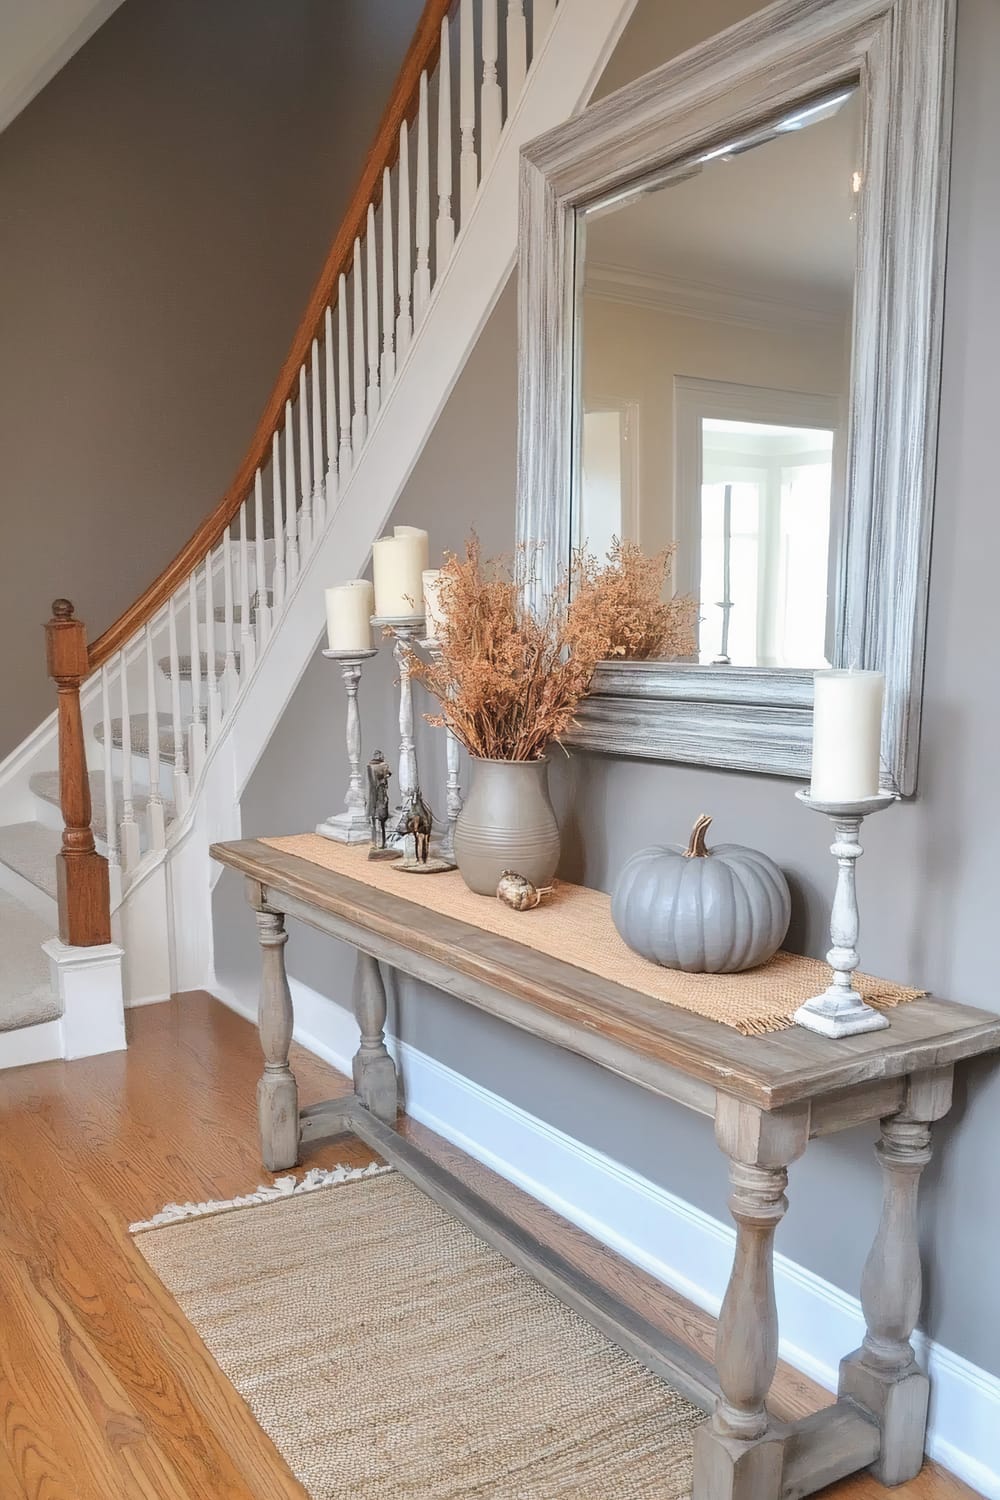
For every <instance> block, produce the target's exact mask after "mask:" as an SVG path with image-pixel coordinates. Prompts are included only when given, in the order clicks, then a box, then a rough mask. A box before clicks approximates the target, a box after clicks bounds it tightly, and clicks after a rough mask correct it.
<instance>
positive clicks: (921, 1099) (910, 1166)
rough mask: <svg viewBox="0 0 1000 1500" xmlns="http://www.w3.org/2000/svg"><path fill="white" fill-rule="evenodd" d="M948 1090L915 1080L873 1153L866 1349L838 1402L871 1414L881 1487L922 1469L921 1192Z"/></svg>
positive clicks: (941, 1080)
mask: <svg viewBox="0 0 1000 1500" xmlns="http://www.w3.org/2000/svg"><path fill="white" fill-rule="evenodd" d="M951 1084H952V1070H951V1068H950V1067H949V1068H939V1069H935V1070H933V1071H930V1072H927V1073H922V1074H916V1075H914V1077H913V1078H911V1080H910V1086H909V1089H908V1092H907V1100H906V1104H905V1106H904V1108H903V1109H902V1110H901V1111H900V1112H899V1114H897V1115H892V1116H890V1117H889V1118H887V1119H885V1120H883V1121H882V1138H881V1140H880V1141H879V1143H878V1145H877V1146H876V1148H875V1153H876V1156H877V1157H878V1160H879V1163H880V1165H881V1167H882V1183H883V1199H882V1217H881V1220H880V1222H879V1226H878V1232H877V1234H876V1236H875V1242H874V1244H873V1245H872V1248H871V1253H870V1254H869V1256H868V1260H867V1261H866V1263H865V1268H864V1273H863V1275H862V1278H861V1306H862V1308H863V1309H864V1314H865V1323H866V1325H867V1330H868V1331H867V1332H866V1334H865V1337H864V1342H863V1343H862V1345H861V1348H860V1349H858V1350H856V1351H855V1353H853V1354H851V1355H848V1357H847V1358H846V1359H845V1360H843V1361H842V1363H841V1366H840V1395H841V1396H846V1397H849V1398H850V1399H851V1400H854V1401H856V1402H858V1404H859V1405H861V1406H863V1407H864V1408H865V1409H866V1410H867V1411H869V1412H871V1414H872V1415H873V1416H874V1417H875V1419H876V1420H877V1422H878V1424H879V1427H880V1428H881V1433H882V1447H881V1452H880V1454H879V1457H878V1461H877V1462H876V1463H875V1464H873V1465H872V1473H873V1474H874V1475H875V1477H876V1478H877V1479H879V1480H881V1482H882V1483H883V1484H890V1485H892V1484H902V1483H903V1481H904V1480H907V1479H913V1478H914V1476H915V1475H916V1474H918V1473H919V1471H920V1467H921V1465H922V1463H923V1461H924V1436H925V1432H926V1427H927V1402H928V1397H929V1394H930V1382H929V1381H928V1379H927V1376H926V1375H925V1374H924V1372H923V1371H922V1370H921V1369H920V1367H919V1365H918V1364H917V1362H916V1358H915V1357H914V1353H913V1345H912V1344H911V1343H910V1335H911V1334H912V1333H913V1330H914V1328H915V1327H916V1323H917V1318H918V1317H919V1315H920V1299H921V1268H920V1249H919V1245H918V1242H917V1192H918V1189H919V1185H920V1174H921V1173H922V1172H923V1169H924V1167H925V1166H926V1165H927V1163H928V1162H929V1161H930V1159H931V1144H930V1142H931V1123H932V1122H933V1121H934V1120H939V1119H940V1118H941V1117H942V1116H943V1115H945V1114H947V1112H948V1109H949V1108H950V1105H951Z"/></svg>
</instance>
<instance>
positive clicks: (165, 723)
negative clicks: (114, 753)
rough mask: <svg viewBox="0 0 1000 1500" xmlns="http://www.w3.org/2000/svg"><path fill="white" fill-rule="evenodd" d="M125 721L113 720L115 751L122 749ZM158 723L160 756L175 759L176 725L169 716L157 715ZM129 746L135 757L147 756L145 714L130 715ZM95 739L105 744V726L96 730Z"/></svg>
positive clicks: (147, 727) (146, 722)
mask: <svg viewBox="0 0 1000 1500" xmlns="http://www.w3.org/2000/svg"><path fill="white" fill-rule="evenodd" d="M124 722H125V721H124V720H123V719H112V720H111V745H112V748H113V749H115V750H120V749H121V748H122V740H123V738H124V735H123V733H122V728H123V725H124ZM156 723H157V727H158V729H159V741H160V754H161V755H162V756H167V757H170V758H171V759H172V758H173V753H174V724H173V720H172V718H171V717H170V715H169V714H157V716H156ZM129 725H130V728H129V744H130V746H131V750H132V754H133V755H145V754H146V752H147V751H148V749H149V719H148V718H147V717H146V715H145V714H130V715H129ZM94 737H95V739H97V740H98V741H99V742H100V743H101V744H103V743H104V725H103V724H98V725H97V726H96V727H95V729H94Z"/></svg>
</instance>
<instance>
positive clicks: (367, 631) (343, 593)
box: [326, 578, 375, 651]
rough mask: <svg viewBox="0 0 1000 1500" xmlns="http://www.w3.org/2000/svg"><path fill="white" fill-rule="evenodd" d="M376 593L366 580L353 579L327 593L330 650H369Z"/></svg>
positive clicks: (327, 631)
mask: <svg viewBox="0 0 1000 1500" xmlns="http://www.w3.org/2000/svg"><path fill="white" fill-rule="evenodd" d="M374 609H375V590H374V589H373V587H372V585H371V584H370V583H369V582H368V579H367V578H352V579H351V581H350V583H338V584H337V585H336V586H335V587H334V588H332V589H327V591H326V636H327V640H328V642H329V645H330V650H331V651H370V650H371V649H372V627H371V617H372V614H373V612H374Z"/></svg>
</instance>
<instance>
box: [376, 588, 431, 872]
mask: <svg viewBox="0 0 1000 1500" xmlns="http://www.w3.org/2000/svg"><path fill="white" fill-rule="evenodd" d="M372 625H373V626H374V627H375V628H376V629H377V630H388V631H389V633H390V634H391V635H392V637H393V646H392V654H393V656H394V657H395V659H396V666H397V667H398V668H399V806H398V807H397V808H396V810H395V813H394V815H393V826H394V827H395V825H396V823H398V821H399V819H400V817H401V816H402V813H403V809H404V808H405V807H407V806H408V805H409V801H410V798H411V796H412V795H413V793H414V792H415V791H416V789H417V787H418V786H419V784H420V783H419V781H418V779H417V751H416V746H415V745H414V743H413V685H412V683H411V681H410V657H409V650H408V648H409V647H410V646H412V645H413V644H414V643H415V642H416V641H419V640H421V639H422V637H423V634H424V630H425V628H426V627H425V623H424V621H423V619H414V618H412V617H409V618H407V619H402V620H400V619H394V618H383V617H382V616H381V615H372ZM390 843H391V845H392V846H393V847H395V848H397V849H402V848H403V845H404V843H405V839H403V838H401V837H400V836H399V835H398V834H394V835H393V837H392V839H391V840H390Z"/></svg>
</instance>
